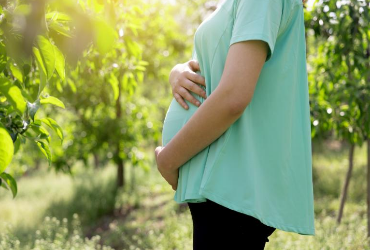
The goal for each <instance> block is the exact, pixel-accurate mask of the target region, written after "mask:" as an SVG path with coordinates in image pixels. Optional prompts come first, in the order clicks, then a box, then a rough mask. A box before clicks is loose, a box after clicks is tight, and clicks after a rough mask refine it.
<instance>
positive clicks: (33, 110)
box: [0, 1, 113, 196]
mask: <svg viewBox="0 0 370 250" xmlns="http://www.w3.org/2000/svg"><path fill="white" fill-rule="evenodd" d="M88 3H89V4H90V5H92V9H93V10H96V9H100V8H101V4H100V5H99V4H98V2H96V1H92V2H84V1H80V2H79V4H75V3H74V2H73V1H65V2H64V1H63V3H60V2H59V3H58V2H48V1H33V2H28V3H27V2H24V1H12V2H10V1H5V2H2V5H1V8H0V15H1V21H0V141H1V143H2V149H1V150H0V154H1V155H0V158H1V159H2V160H1V161H0V174H1V173H2V172H4V170H5V168H6V167H7V166H8V165H9V163H10V161H11V159H12V158H13V154H14V153H16V152H17V151H18V149H19V147H20V146H21V145H22V144H24V143H25V142H26V139H28V140H30V141H33V142H34V143H35V144H36V145H37V146H38V147H39V149H40V150H41V152H42V153H43V154H44V155H45V156H46V158H47V159H48V162H49V165H50V164H51V157H52V156H51V150H50V148H49V143H50V136H49V132H48V130H47V129H46V128H45V127H44V125H46V126H48V127H50V128H51V129H52V130H54V131H55V132H56V134H57V135H58V136H59V138H60V140H61V141H63V131H62V129H61V127H60V126H59V125H58V124H57V122H56V121H55V120H54V119H52V118H50V117H44V118H41V119H38V118H37V113H38V110H39V108H40V107H41V106H42V105H48V104H51V105H55V106H58V107H60V108H64V104H63V102H61V101H60V100H59V99H58V98H56V97H53V96H50V95H49V94H48V93H45V90H46V89H47V87H48V85H49V84H51V85H57V84H60V82H63V81H65V79H66V74H65V65H66V60H65V57H66V56H68V55H72V56H71V61H72V62H73V61H77V59H78V56H79V55H80V54H81V53H82V51H83V50H84V49H85V48H86V47H87V46H88V45H89V44H90V43H93V44H94V45H95V46H96V47H97V48H98V49H99V50H101V51H106V50H107V49H109V47H110V46H111V43H112V42H113V41H112V39H113V38H112V39H109V38H111V37H112V35H111V36H108V37H107V36H105V37H106V39H105V40H104V41H102V39H101V37H102V36H104V35H106V34H107V33H109V30H110V29H109V28H107V27H108V25H107V24H105V22H104V21H103V20H102V18H100V17H99V15H94V16H91V15H89V13H88V11H89V10H90V8H89V4H88ZM110 4H112V3H111V2H110V1H108V2H106V3H105V5H108V6H109V5H110ZM67 13H68V14H67ZM90 23H95V24H96V27H97V28H95V27H94V28H93V27H92V26H91V27H83V26H84V25H85V24H90ZM86 38H88V39H86ZM71 44H73V45H74V46H70V45H71ZM13 143H14V146H13ZM13 148H14V149H13ZM0 177H1V178H2V179H3V180H4V181H3V187H6V186H9V187H10V189H11V190H12V191H13V196H15V195H16V190H17V188H16V182H15V181H14V179H12V178H11V176H10V177H9V176H7V178H5V177H4V175H2V176H0ZM9 180H12V181H9ZM4 183H6V185H4Z"/></svg>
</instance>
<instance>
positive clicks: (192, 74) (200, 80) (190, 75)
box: [184, 71, 206, 87]
mask: <svg viewBox="0 0 370 250" xmlns="http://www.w3.org/2000/svg"><path fill="white" fill-rule="evenodd" d="M184 75H185V77H186V78H187V79H189V80H191V81H193V82H195V83H197V84H200V85H203V86H204V87H206V80H205V79H204V77H203V76H201V75H198V74H197V73H195V72H192V71H185V72H184Z"/></svg>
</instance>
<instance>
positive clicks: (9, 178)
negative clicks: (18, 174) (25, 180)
mask: <svg viewBox="0 0 370 250" xmlns="http://www.w3.org/2000/svg"><path fill="white" fill-rule="evenodd" d="M0 178H1V179H2V180H4V181H5V183H6V184H7V185H8V187H9V188H10V190H11V191H12V194H13V199H14V198H15V196H16V195H17V192H18V187H17V182H16V181H15V180H14V178H13V177H12V176H11V175H10V174H8V173H5V172H4V173H1V174H0Z"/></svg>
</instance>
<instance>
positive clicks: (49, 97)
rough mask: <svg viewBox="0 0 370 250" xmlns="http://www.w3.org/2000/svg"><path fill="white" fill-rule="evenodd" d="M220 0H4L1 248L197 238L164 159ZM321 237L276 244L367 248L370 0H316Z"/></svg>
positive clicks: (312, 57) (312, 28)
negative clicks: (177, 98) (199, 44)
mask: <svg viewBox="0 0 370 250" xmlns="http://www.w3.org/2000/svg"><path fill="white" fill-rule="evenodd" d="M216 6H217V1H209V0H200V1H192V0H177V1H171V0H151V1H147V0H135V1H128V0H79V1H72V0H63V1H56V0H54V1H53V0H37V1H36V0H0V250H2V249H4V250H8V249H45V250H46V249H48V250H49V249H135V250H136V249H143V250H144V249H159V250H160V249H163V250H168V249H178V250H182V249H192V221H191V215H190V212H189V210H188V208H187V206H183V205H178V204H176V203H175V202H174V201H173V196H174V191H173V190H172V188H171V187H170V186H169V185H168V184H167V183H166V182H165V180H164V179H162V177H161V175H160V174H159V172H158V171H157V169H156V164H155V160H154V149H155V147H156V146H159V145H161V129H162V121H163V119H164V116H165V113H166V111H167V110H166V109H167V107H168V105H169V103H170V101H171V99H172V92H171V88H170V84H169V83H168V76H169V72H170V70H171V69H172V67H173V66H175V65H176V64H178V63H184V62H186V61H188V60H190V58H191V51H192V43H193V35H194V32H195V30H196V28H197V27H198V25H199V24H200V23H201V22H202V21H203V20H204V19H205V18H207V16H208V15H209V14H210V13H212V12H213V11H214V10H215V8H216ZM305 25H306V41H307V62H308V73H309V91H310V107H311V128H312V129H311V130H312V135H311V136H312V152H313V182H314V196H315V217H316V221H315V226H316V236H314V237H312V236H301V235H298V234H295V233H288V232H284V231H279V230H277V231H276V232H274V234H273V235H272V236H270V242H269V243H268V244H266V249H300V250H301V249H302V250H304V249H314V250H317V249H335V250H338V249H370V245H369V244H370V241H369V236H370V233H369V232H370V222H369V221H370V220H369V219H368V218H369V217H370V210H369V206H368V205H367V204H370V199H369V198H368V197H370V185H369V183H370V2H369V1H368V0H362V1H360V0H355V1H344V0H341V1H339V0H337V1H335V0H330V1H329V0H320V1H319V0H310V1H308V2H307V3H306V4H305Z"/></svg>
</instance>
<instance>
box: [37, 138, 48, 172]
mask: <svg viewBox="0 0 370 250" xmlns="http://www.w3.org/2000/svg"><path fill="white" fill-rule="evenodd" d="M36 144H37V146H38V147H39V149H40V150H41V152H42V153H43V154H44V155H45V156H46V158H47V159H48V162H49V166H50V164H51V153H50V149H49V145H48V144H46V143H45V142H43V141H36Z"/></svg>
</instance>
